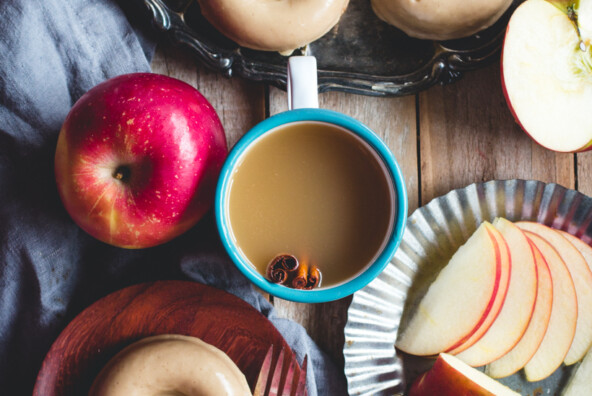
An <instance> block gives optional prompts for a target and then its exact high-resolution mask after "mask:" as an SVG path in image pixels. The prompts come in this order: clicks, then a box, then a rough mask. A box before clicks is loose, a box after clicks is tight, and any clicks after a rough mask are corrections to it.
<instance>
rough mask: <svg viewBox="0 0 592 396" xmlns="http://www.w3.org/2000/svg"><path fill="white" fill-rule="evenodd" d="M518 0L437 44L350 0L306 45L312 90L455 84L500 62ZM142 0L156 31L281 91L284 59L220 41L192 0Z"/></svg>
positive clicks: (400, 91)
mask: <svg viewBox="0 0 592 396" xmlns="http://www.w3.org/2000/svg"><path fill="white" fill-rule="evenodd" d="M138 1H142V0H136V2H138ZM522 1H523V0H515V1H514V3H513V4H512V6H511V7H510V9H509V10H508V11H507V12H506V13H505V15H503V16H502V17H501V18H500V20H499V21H498V22H497V23H495V24H494V25H493V26H491V27H490V28H488V29H486V30H483V31H482V32H479V33H478V34H476V35H474V36H472V37H468V38H464V39H459V40H450V41H442V42H436V41H429V40H419V39H413V38H410V37H408V36H407V35H405V34H404V33H403V32H401V31H400V30H398V29H396V28H394V27H392V26H390V25H388V24H386V23H384V22H382V21H381V20H380V19H378V18H377V17H376V15H374V12H373V11H372V9H371V6H370V0H350V3H349V6H348V8H347V10H346V12H345V14H344V15H343V16H342V18H341V20H340V22H339V24H338V26H337V27H336V28H334V29H333V30H331V31H330V32H329V33H328V34H326V35H325V36H324V37H322V38H320V39H319V40H317V41H315V42H313V43H311V44H310V45H309V46H308V47H307V51H308V53H309V54H312V55H314V56H316V58H317V62H318V67H319V75H318V76H319V78H318V82H319V92H325V91H332V90H335V91H344V92H349V93H355V94H364V95H371V96H403V95H409V94H414V93H417V92H419V91H421V90H424V89H426V88H429V87H431V86H432V85H434V84H437V83H451V82H453V81H456V80H457V79H459V78H460V77H461V76H462V74H463V72H465V71H467V70H473V69H476V68H479V67H481V66H482V65H484V64H486V63H488V62H492V61H495V60H497V59H499V53H500V49H501V45H502V40H503V37H504V33H505V29H506V26H507V22H508V20H509V17H510V15H511V13H512V12H513V10H514V9H515V7H517V5H518V4H520V3H521V2H522ZM143 3H144V4H145V6H146V7H147V8H148V10H149V12H148V14H149V15H147V16H146V18H149V19H150V20H151V21H152V24H153V25H154V26H155V27H156V28H157V31H158V32H159V34H160V35H162V36H164V37H165V38H167V39H168V41H169V42H171V43H173V44H177V45H181V46H184V47H186V48H188V49H189V50H190V51H191V52H192V53H193V54H195V55H196V56H197V57H198V58H199V59H200V60H202V61H203V62H205V64H206V65H208V66H209V67H211V68H213V69H216V70H219V71H220V72H222V73H224V74H225V75H227V76H229V77H230V76H232V75H240V76H242V77H244V78H247V79H250V80H255V81H263V82H266V83H269V84H271V85H274V86H276V87H278V88H281V89H284V90H285V88H286V62H287V59H286V57H285V56H282V55H280V54H278V53H274V52H263V51H253V50H249V49H247V48H242V47H240V46H238V45H237V44H236V43H234V42H232V41H230V40H229V39H227V38H225V37H224V36H223V35H221V34H220V33H219V32H218V31H216V29H214V28H213V27H212V26H211V25H210V24H209V23H208V22H207V21H206V20H205V19H204V18H203V17H202V16H201V14H200V10H199V5H198V4H197V1H196V0H143Z"/></svg>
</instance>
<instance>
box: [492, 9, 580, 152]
mask: <svg viewBox="0 0 592 396" xmlns="http://www.w3.org/2000/svg"><path fill="white" fill-rule="evenodd" d="M591 38H592V0H562V1H559V0H556V1H545V0H527V1H525V2H524V3H522V4H521V5H520V6H519V7H518V8H517V9H516V11H515V12H514V13H513V14H512V17H511V19H510V22H509V24H508V28H507V32H506V37H505V40H504V46H503V53H502V67H501V69H502V86H503V89H504V93H505V96H506V101H507V103H508V105H509V107H510V109H511V111H512V113H513V115H514V117H515V118H516V120H517V122H518V123H519V124H520V126H521V127H522V128H523V129H524V130H525V131H526V133H528V134H529V135H530V136H531V137H532V138H533V139H534V140H535V141H536V142H538V143H539V144H541V145H542V146H544V147H547V148H549V149H552V150H556V151H563V152H573V151H584V150H589V149H590V148H592V146H591V142H592V117H590V103H592V55H591V53H592V48H590V39H591Z"/></svg>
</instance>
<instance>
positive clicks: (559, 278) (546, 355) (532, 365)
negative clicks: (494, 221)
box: [524, 231, 578, 381]
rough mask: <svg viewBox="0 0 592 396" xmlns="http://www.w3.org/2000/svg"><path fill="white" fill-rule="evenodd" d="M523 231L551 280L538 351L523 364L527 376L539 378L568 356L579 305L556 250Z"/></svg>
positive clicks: (537, 237) (532, 378)
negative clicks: (544, 328)
mask: <svg viewBox="0 0 592 396" xmlns="http://www.w3.org/2000/svg"><path fill="white" fill-rule="evenodd" d="M525 233H526V235H527V237H528V238H529V239H530V240H531V241H532V242H533V243H534V245H535V246H536V247H537V248H538V249H539V251H540V252H541V254H542V255H543V257H544V258H545V261H546V262H547V265H548V266H549V271H550V272H551V280H552V282H553V305H552V308H551V316H550V317H549V324H548V326H547V331H546V332H545V336H544V337H543V341H542V342H541V344H540V345H539V347H538V349H537V351H536V352H535V354H534V355H533V356H532V358H531V359H530V360H529V361H528V363H526V365H525V366H524V373H525V375H526V379H527V380H529V381H539V380H542V379H544V378H547V377H548V376H549V375H551V374H552V373H553V372H554V371H555V370H556V369H557V368H558V367H559V366H561V363H562V362H563V359H564V358H565V356H566V355H567V352H568V351H569V349H570V346H571V344H572V341H573V338H574V334H575V332H576V322H577V318H578V308H577V307H578V306H577V297H576V290H575V287H574V283H573V281H572V278H571V275H570V273H569V270H568V269H567V266H566V264H565V262H564V261H563V259H562V258H561V256H560V255H559V253H558V252H557V250H555V248H553V246H551V244H549V242H547V241H546V240H545V239H543V238H541V237H540V236H539V235H537V234H534V233H532V232H529V231H526V232H525Z"/></svg>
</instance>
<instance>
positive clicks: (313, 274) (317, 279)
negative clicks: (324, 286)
mask: <svg viewBox="0 0 592 396" xmlns="http://www.w3.org/2000/svg"><path fill="white" fill-rule="evenodd" d="M321 277H322V276H321V271H320V270H319V267H317V266H316V265H311V266H310V268H309V270H308V279H307V282H306V286H305V287H304V289H306V290H311V289H314V288H315V287H319V286H320V285H321Z"/></svg>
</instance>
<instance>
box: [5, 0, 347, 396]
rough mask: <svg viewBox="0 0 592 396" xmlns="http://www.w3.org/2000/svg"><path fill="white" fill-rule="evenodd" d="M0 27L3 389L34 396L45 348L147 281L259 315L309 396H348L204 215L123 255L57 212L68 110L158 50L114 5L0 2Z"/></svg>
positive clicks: (94, 0)
mask: <svg viewBox="0 0 592 396" xmlns="http://www.w3.org/2000/svg"><path fill="white" fill-rule="evenodd" d="M0 20H1V21H2V23H1V24H0V389H3V390H4V391H6V393H7V394H14V395H25V394H31V392H32V389H33V385H34V383H35V378H36V375H37V372H38V371H39V369H40V366H41V362H42V360H43V358H44V356H45V354H46V353H47V351H48V350H49V347H50V346H51V344H52V342H53V341H54V340H55V338H56V337H57V336H58V335H59V333H60V331H61V330H62V329H63V328H64V327H65V326H66V325H67V323H68V322H69V321H70V320H71V319H72V318H73V317H74V316H75V315H76V314H77V313H79V312H80V311H82V310H83V309H84V308H85V307H86V306H88V305H90V304H91V303H92V302H94V301H96V300H98V299H99V298H101V297H103V296H105V295H107V294H108V293H111V292H113V291H115V290H118V289H120V288H122V287H125V286H128V285H132V284H136V283H140V282H144V281H155V280H163V279H185V280H195V281H198V282H203V283H206V284H210V285H213V286H215V287H219V288H222V289H225V290H228V291H230V292H231V293H234V294H235V295H237V296H239V297H240V298H242V299H244V300H246V301H247V302H249V303H250V304H252V305H253V306H254V307H256V308H257V309H259V310H260V311H261V312H262V313H263V314H264V315H266V316H267V317H268V318H269V319H270V320H271V321H272V322H273V323H274V324H275V325H276V327H277V328H278V329H279V331H280V332H281V333H282V334H283V336H284V337H285V339H286V340H287V342H288V343H289V344H290V345H291V346H292V348H293V349H294V351H295V353H296V355H297V357H298V359H299V360H301V359H302V358H303V356H304V355H305V354H308V356H309V358H310V361H311V363H312V366H313V370H309V376H308V385H309V394H310V395H312V396H314V395H317V394H319V395H341V394H346V391H345V381H344V377H343V373H341V372H339V371H338V370H336V368H335V367H334V366H333V365H332V363H331V362H330V360H329V359H328V358H327V357H326V356H325V355H324V354H323V353H322V352H321V351H320V350H319V349H318V347H317V346H315V344H314V343H313V342H312V341H311V339H310V338H309V337H308V336H307V335H306V333H305V331H304V330H303V328H302V327H301V326H299V325H297V324H295V323H293V322H291V321H288V320H285V319H281V318H278V317H277V316H276V315H275V314H274V310H273V307H272V306H271V304H269V302H267V301H266V300H265V299H264V298H263V297H262V296H261V295H260V294H259V293H257V292H255V291H254V290H253V288H252V287H251V286H250V284H249V283H248V281H247V280H246V279H245V278H244V277H243V276H242V275H241V274H240V273H239V272H238V271H237V270H236V269H235V268H234V266H233V265H232V264H231V263H230V262H229V259H228V258H227V256H226V255H225V254H224V253H223V249H222V248H221V246H220V243H219V240H218V237H217V235H216V230H215V224H214V221H213V219H212V215H211V214H210V215H208V216H207V217H206V218H205V219H203V220H202V221H201V222H200V223H199V224H198V225H197V226H196V227H194V228H193V229H192V230H190V231H189V232H188V233H187V234H185V235H183V236H181V237H179V238H177V239H175V240H174V241H172V242H169V243H167V244H165V245H162V246H159V247H155V248H151V249H144V250H125V249H119V248H115V247H112V246H108V245H106V244H103V243H101V242H98V241H96V240H94V239H93V238H92V237H90V236H88V235H87V234H86V233H84V232H83V231H81V230H80V229H79V228H78V227H77V226H76V225H75V224H74V223H73V221H72V220H71V219H70V217H69V216H68V214H67V213H66V211H65V210H64V208H63V205H62V204H61V201H60V199H59V196H58V194H57V189H56V186H55V181H54V174H53V156H54V152H55V146H56V141H57V136H58V133H59V129H60V127H61V124H62V122H63V120H64V118H65V116H66V114H67V113H68V111H69V109H70V107H71V106H72V105H73V104H74V102H75V101H76V100H77V99H78V98H79V97H80V96H81V95H82V94H83V93H84V92H85V91H87V90H88V89H89V88H91V87H92V86H94V85H96V84H98V83H99V82H101V81H103V80H105V79H107V78H110V77H113V76H116V75H119V74H123V73H129V72H138V71H149V70H150V63H149V61H150V57H151V50H152V49H153V48H154V45H153V44H148V45H146V42H145V41H144V40H142V39H141V37H140V36H138V34H137V32H136V31H135V30H134V29H133V28H132V27H131V26H130V23H129V22H128V20H127V19H126V17H125V15H124V14H123V12H122V10H121V9H120V8H119V6H118V4H117V3H115V2H114V1H113V0H2V1H1V2H0ZM195 241H199V243H196V242H195ZM313 372H314V374H313Z"/></svg>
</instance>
